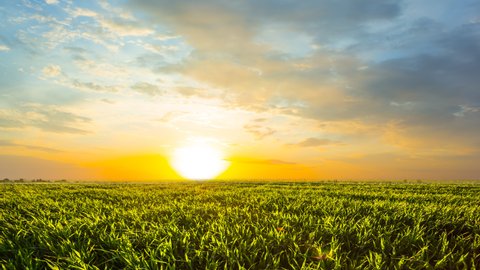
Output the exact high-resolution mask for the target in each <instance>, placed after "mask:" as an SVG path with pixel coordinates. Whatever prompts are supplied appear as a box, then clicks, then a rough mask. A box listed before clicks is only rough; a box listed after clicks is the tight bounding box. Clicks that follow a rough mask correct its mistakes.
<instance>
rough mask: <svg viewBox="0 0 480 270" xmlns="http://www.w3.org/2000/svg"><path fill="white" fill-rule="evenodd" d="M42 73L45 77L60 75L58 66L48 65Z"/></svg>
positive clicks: (60, 71)
mask: <svg viewBox="0 0 480 270" xmlns="http://www.w3.org/2000/svg"><path fill="white" fill-rule="evenodd" d="M42 73H43V75H45V76H47V77H57V76H58V75H60V74H61V73H62V69H61V68H60V66H58V65H48V66H46V67H44V68H43V69H42Z"/></svg>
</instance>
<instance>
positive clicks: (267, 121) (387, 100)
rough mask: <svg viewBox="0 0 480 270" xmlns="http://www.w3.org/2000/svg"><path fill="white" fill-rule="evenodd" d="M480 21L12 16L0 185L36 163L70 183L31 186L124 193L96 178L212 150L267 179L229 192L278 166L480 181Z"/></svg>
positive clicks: (351, 7) (208, 14)
mask: <svg viewBox="0 0 480 270" xmlns="http://www.w3.org/2000/svg"><path fill="white" fill-rule="evenodd" d="M479 11H480V2H479V1H473V0H460V1H458V0H457V1H446V0H440V1H407V0H405V1H378V0H359V1H333V0H330V1H287V0H282V1H271V0H267V1H225V0H209V1H193V0H192V1H153V0H137V1H133V0H132V1H127V0H125V1H108V0H102V1H71V0H45V1H43V0H35V1H33V0H22V1H6V2H5V1H4V2H2V3H1V4H0V15H1V16H0V97H1V98H0V131H1V132H0V156H1V157H0V160H3V161H4V162H3V164H9V165H8V167H7V166H6V165H4V167H2V165H0V171H1V172H2V173H3V175H0V177H11V178H14V177H21V175H22V170H19V169H18V168H24V167H25V164H34V163H35V160H37V162H38V163H39V164H40V163H41V164H44V163H45V162H50V163H51V164H53V165H55V166H56V167H55V168H67V169H65V170H58V171H62V173H58V174H55V173H49V172H46V171H45V170H42V169H35V170H34V169H32V170H31V173H30V174H31V175H39V177H40V176H42V175H43V177H50V178H92V179H97V178H109V177H111V178H115V177H114V176H112V175H115V174H114V173H112V174H109V175H103V174H101V172H102V171H105V169H102V168H101V166H103V165H99V164H105V162H106V161H107V160H113V159H116V158H119V157H126V156H136V155H147V154H148V155H150V154H152V155H159V156H162V157H165V158H167V159H168V157H169V156H171V155H172V152H174V151H175V149H177V148H179V147H182V145H184V144H186V143H188V142H191V141H199V140H201V141H208V142H209V143H210V144H212V145H215V147H216V148H218V149H222V152H223V153H224V155H225V158H226V159H228V160H231V161H232V163H235V162H237V163H239V164H240V163H242V162H243V163H249V164H250V163H252V160H253V161H254V162H253V163H255V164H264V165H265V166H264V168H263V167H262V168H257V169H255V172H253V171H251V175H249V174H248V172H245V173H244V174H239V175H235V174H233V173H232V174H233V176H232V175H228V177H234V176H238V177H246V178H248V177H252V178H255V177H268V175H269V172H270V173H271V170H272V167H271V166H273V165H272V163H273V164H277V165H278V164H289V165H288V166H287V165H285V166H284V167H282V168H277V169H279V170H280V169H281V170H286V172H285V173H286V174H287V175H290V176H291V177H292V178H294V175H300V178H301V177H306V178H335V177H338V178H478V175H479V173H480V171H479V169H478V168H477V166H475V164H477V163H478V162H479V161H480V153H479V150H480V139H479V138H478V134H479V131H480V130H479V127H480V117H479V116H480V89H479V85H480V79H479V76H478V74H477V73H478V70H480V15H478V14H480V13H479ZM22 160H23V162H22ZM272 160H276V161H275V162H272ZM247 161H248V162H247ZM277 161H281V162H277ZM53 165H52V166H53ZM244 165H245V164H244ZM277 165H275V166H277ZM62 166H63V167H62ZM72 166H73V167H75V169H71V168H72ZM239 166H240V165H239ZM245 166H246V165H245ZM30 167H32V166H30ZM33 167H34V166H33ZM33 167H32V168H33ZM40 167H41V166H40ZM13 168H15V169H13ZM109 170H112V169H109ZM246 170H247V169H245V171H246ZM299 171H301V172H304V173H303V174H299ZM70 172H74V173H70ZM24 174H26V173H24ZM32 177H33V176H32ZM145 177H147V176H145ZM148 177H151V178H162V177H163V176H162V174H161V172H159V173H158V174H154V175H150V176H148Z"/></svg>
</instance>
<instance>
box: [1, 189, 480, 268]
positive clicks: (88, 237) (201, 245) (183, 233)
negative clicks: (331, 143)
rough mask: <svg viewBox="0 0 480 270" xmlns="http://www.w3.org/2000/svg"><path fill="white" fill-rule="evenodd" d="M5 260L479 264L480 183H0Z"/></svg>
mask: <svg viewBox="0 0 480 270" xmlns="http://www.w3.org/2000/svg"><path fill="white" fill-rule="evenodd" d="M0 194H1V195H0V228H1V229H0V265H1V266H2V268H4V269H14V268H17V269H26V268H29V269H36V268H37V269H38V268H56V267H58V268H59V269H65V268H68V267H70V268H91V269H97V268H100V269H105V268H107V269H124V268H129V269H133V268H142V269H157V268H163V269H174V268H175V269H219V268H221V269H237V268H247V269H301V268H304V269H332V268H337V269H344V268H376V269H412V268H414V269H428V268H438V269H455V268H469V269H472V268H479V267H480V206H479V203H478V202H479V200H478V198H480V185H475V184H463V185H460V184H459V185H455V184H379V183H296V184H295V183H228V184H227V183H209V182H205V183H187V184H91V185H87V184H4V185H0Z"/></svg>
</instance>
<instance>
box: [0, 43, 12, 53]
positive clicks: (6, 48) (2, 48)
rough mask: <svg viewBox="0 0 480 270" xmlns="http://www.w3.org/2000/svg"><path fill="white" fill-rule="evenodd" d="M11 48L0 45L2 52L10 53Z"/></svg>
mask: <svg viewBox="0 0 480 270" xmlns="http://www.w3.org/2000/svg"><path fill="white" fill-rule="evenodd" d="M8 51H10V48H9V47H8V46H7V45H3V44H0V52H8Z"/></svg>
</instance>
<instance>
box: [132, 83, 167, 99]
mask: <svg viewBox="0 0 480 270" xmlns="http://www.w3.org/2000/svg"><path fill="white" fill-rule="evenodd" d="M131 88H132V89H133V90H135V91H137V92H139V93H142V94H146V95H149V96H152V97H153V96H157V95H162V94H163V91H162V90H160V88H158V86H157V85H154V84H151V83H147V82H137V83H135V84H134V85H132V86H131Z"/></svg>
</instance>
